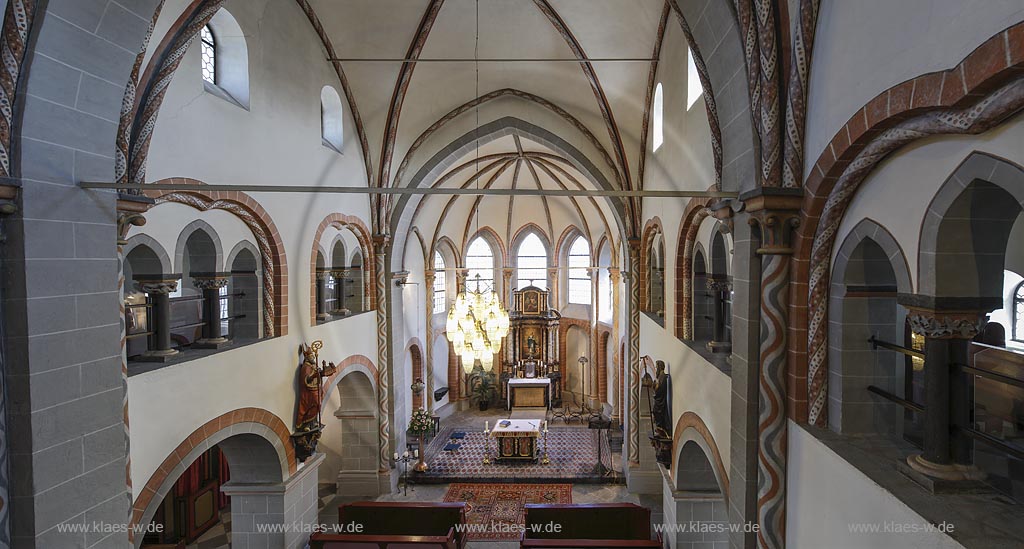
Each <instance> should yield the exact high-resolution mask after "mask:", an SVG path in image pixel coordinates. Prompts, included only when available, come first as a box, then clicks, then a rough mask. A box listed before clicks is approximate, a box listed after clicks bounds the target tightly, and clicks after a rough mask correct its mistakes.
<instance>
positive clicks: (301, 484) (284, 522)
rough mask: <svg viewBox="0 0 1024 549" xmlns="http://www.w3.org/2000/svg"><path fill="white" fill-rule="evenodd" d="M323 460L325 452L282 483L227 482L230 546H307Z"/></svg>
mask: <svg viewBox="0 0 1024 549" xmlns="http://www.w3.org/2000/svg"><path fill="white" fill-rule="evenodd" d="M323 460H324V456H323V454H318V455H316V456H314V457H312V458H310V459H308V460H306V463H305V465H304V466H303V467H302V468H301V469H299V470H298V471H296V472H295V473H294V474H293V475H292V476H291V478H289V479H287V480H286V481H284V482H283V483H276V484H241V483H237V482H229V483H227V484H225V485H224V486H223V487H222V488H221V491H223V492H224V493H225V494H228V495H229V496H231V547H232V548H233V549H275V548H284V549H301V548H302V547H305V545H306V543H307V542H308V541H309V536H310V533H311V532H312V528H311V526H312V525H314V524H316V521H317V510H318V506H317V504H318V501H319V498H318V493H317V479H318V475H317V469H318V468H319V467H320V464H321V463H322V462H323Z"/></svg>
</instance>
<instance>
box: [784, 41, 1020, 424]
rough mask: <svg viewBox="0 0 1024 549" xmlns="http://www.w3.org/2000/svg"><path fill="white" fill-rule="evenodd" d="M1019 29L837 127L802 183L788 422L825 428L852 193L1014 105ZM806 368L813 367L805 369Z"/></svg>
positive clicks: (897, 89)
mask: <svg viewBox="0 0 1024 549" xmlns="http://www.w3.org/2000/svg"><path fill="white" fill-rule="evenodd" d="M1022 70H1024V22H1021V23H1017V24H1015V25H1013V26H1011V27H1009V28H1007V29H1005V30H1003V31H1001V32H999V33H997V34H995V35H994V36H992V37H990V38H989V39H987V40H986V41H985V42H983V43H982V44H981V45H979V46H978V47H977V48H975V50H974V51H972V52H971V53H970V54H968V55H967V56H966V57H965V58H964V59H963V60H961V61H960V62H959V63H958V64H957V65H956V66H954V67H952V68H950V69H947V70H943V71H937V72H931V73H927V74H922V75H920V76H917V77H915V78H912V79H910V80H907V81H905V82H902V83H900V84H897V85H895V86H893V87H891V88H889V89H887V90H885V91H883V92H882V93H880V94H878V95H877V96H875V97H874V98H873V99H871V100H870V101H868V102H867V103H866V104H865V105H864V106H863V107H861V108H860V109H859V110H857V111H856V112H855V113H854V114H853V116H851V117H850V119H849V120H848V121H847V122H846V124H844V125H843V126H842V127H841V128H840V129H839V131H838V132H836V134H835V136H834V137H833V138H832V140H831V142H830V143H829V144H828V145H827V146H826V147H825V150H824V151H823V152H822V153H821V155H820V156H819V157H818V160H817V161H816V162H815V164H814V166H813V168H811V170H810V172H809V173H808V175H807V178H806V181H805V182H804V199H803V205H802V208H801V217H802V220H801V223H800V226H799V227H798V229H797V232H796V235H795V237H794V241H793V245H794V252H795V253H794V256H793V259H792V263H791V272H792V281H791V282H790V292H789V295H790V305H789V317H790V319H791V321H790V327H789V330H790V341H791V345H790V349H789V355H790V356H789V363H790V367H789V377H790V379H789V386H790V387H791V388H793V390H792V391H790V394H789V397H788V398H789V402H788V406H789V415H790V417H792V418H794V419H796V420H797V421H804V422H810V423H813V424H815V425H819V426H824V425H825V424H826V422H827V415H826V414H827V406H824V405H823V400H822V398H823V396H824V395H827V379H826V378H827V374H826V372H825V369H823V368H822V364H824V362H823V359H824V356H825V352H824V350H825V348H826V347H827V339H828V337H827V329H828V327H827V321H825V320H824V319H825V318H826V317H827V312H826V309H827V301H828V292H827V288H828V285H829V281H828V272H827V271H828V264H829V263H830V261H831V251H832V249H833V247H834V246H835V238H836V228H837V227H838V224H839V223H840V222H841V221H842V218H843V215H844V214H845V211H846V207H847V205H849V204H850V202H851V201H852V200H853V198H854V196H855V195H856V191H857V188H858V187H859V185H860V184H861V183H862V182H863V181H864V180H865V179H866V178H867V177H868V175H869V174H870V173H871V172H872V171H873V170H874V168H875V167H876V166H877V165H878V164H879V163H880V162H881V161H882V160H883V159H884V158H886V157H888V156H889V155H890V154H892V153H893V152H894V151H896V150H898V149H899V148H901V147H903V146H905V145H907V144H909V143H911V142H913V141H916V140H918V139H921V138H924V137H932V136H936V135H960V134H977V133H980V132H982V131H985V130H987V129H991V128H992V127H994V126H995V125H997V124H998V123H1000V122H1001V121H1003V120H1005V119H1006V118H1007V117H1009V116H1010V115H1012V114H1014V113H1015V112H1019V111H1020V109H1021V105H1022V100H1021V98H1020V95H1022V93H1021V88H1022V87H1024V78H1022V76H1021V73H1022ZM812 363H813V364H812Z"/></svg>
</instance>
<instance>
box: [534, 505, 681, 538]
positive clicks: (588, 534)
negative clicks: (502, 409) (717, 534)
mask: <svg viewBox="0 0 1024 549" xmlns="http://www.w3.org/2000/svg"><path fill="white" fill-rule="evenodd" d="M525 510H526V527H525V529H524V531H523V534H522V537H521V539H520V541H519V547H520V548H524V547H529V548H531V549H541V548H558V549H569V548H594V547H606V548H607V547H650V548H660V547H661V546H662V542H661V534H654V535H653V536H652V535H651V510H650V509H648V508H646V507H641V506H639V505H636V504H633V503H593V504H585V505H565V504H535V503H528V504H526V506H525Z"/></svg>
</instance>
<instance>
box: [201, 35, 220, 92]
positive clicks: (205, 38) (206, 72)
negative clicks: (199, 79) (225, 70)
mask: <svg viewBox="0 0 1024 549" xmlns="http://www.w3.org/2000/svg"><path fill="white" fill-rule="evenodd" d="M199 39H200V41H201V42H202V43H203V80H206V81H207V82H209V83H211V84H216V83H217V41H216V39H214V37H213V31H212V30H210V25H206V26H204V27H203V30H202V31H201V32H200V33H199Z"/></svg>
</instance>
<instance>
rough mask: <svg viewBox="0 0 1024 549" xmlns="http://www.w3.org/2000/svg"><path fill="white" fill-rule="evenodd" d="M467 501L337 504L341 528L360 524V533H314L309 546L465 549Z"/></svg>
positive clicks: (320, 548)
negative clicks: (463, 528)
mask: <svg viewBox="0 0 1024 549" xmlns="http://www.w3.org/2000/svg"><path fill="white" fill-rule="evenodd" d="M465 523H466V504H465V503H461V502H460V503H397V502H384V501H363V502H358V503H349V504H346V505H340V506H338V524H340V525H341V526H342V528H345V527H349V526H350V525H358V526H359V528H358V532H359V533H336V534H333V533H332V534H327V533H315V534H313V535H312V536H310V538H309V547H310V549H370V548H379V549H387V548H391V549H398V548H402V549H405V548H415V549H428V548H436V549H463V548H464V547H465V546H466V533H465V532H459V531H457V530H456V525H458V524H465Z"/></svg>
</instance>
